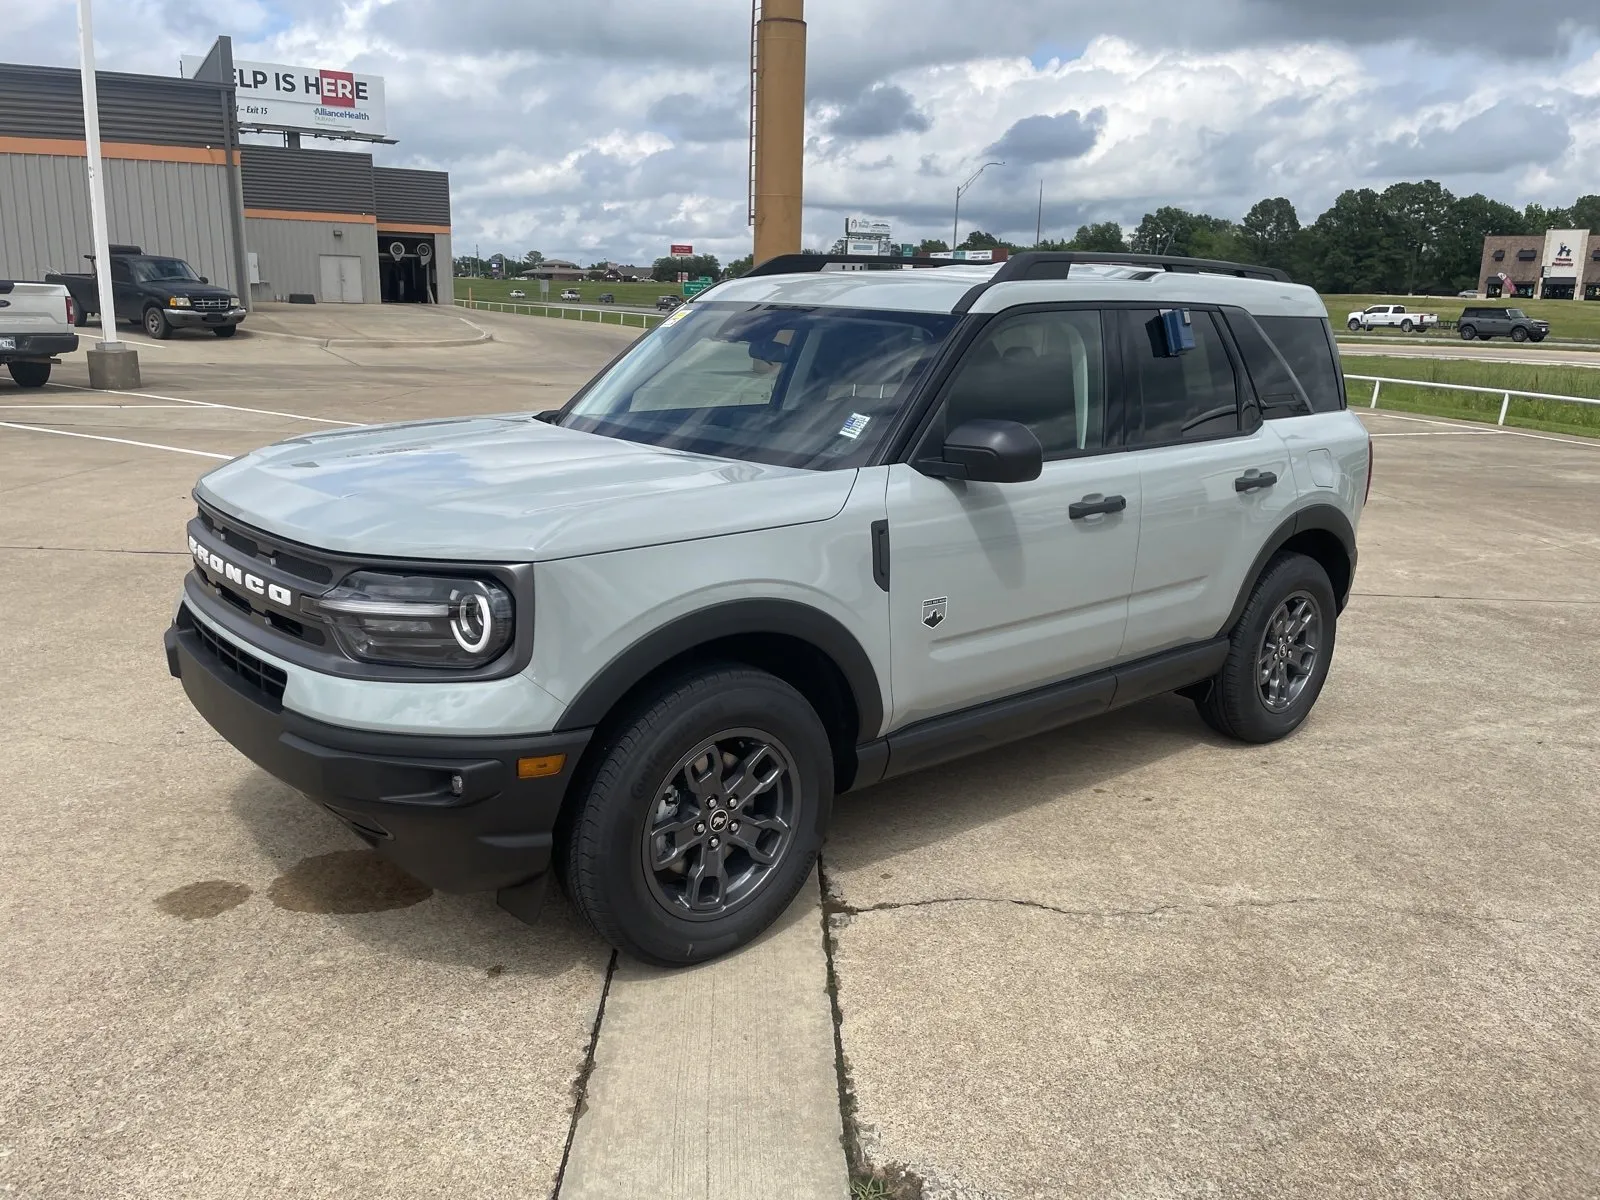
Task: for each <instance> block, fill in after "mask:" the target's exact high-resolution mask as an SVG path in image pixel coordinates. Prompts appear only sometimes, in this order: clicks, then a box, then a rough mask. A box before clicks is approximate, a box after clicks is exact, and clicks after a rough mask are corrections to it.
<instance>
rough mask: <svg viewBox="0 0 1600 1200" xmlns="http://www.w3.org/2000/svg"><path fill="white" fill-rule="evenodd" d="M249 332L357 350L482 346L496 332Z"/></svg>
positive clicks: (326, 347) (322, 346) (259, 330)
mask: <svg viewBox="0 0 1600 1200" xmlns="http://www.w3.org/2000/svg"><path fill="white" fill-rule="evenodd" d="M474 328H476V327H474ZM247 332H248V333H249V334H250V336H252V337H273V338H283V339H284V340H285V341H290V342H305V343H307V344H308V345H312V346H320V347H321V348H322V349H324V350H355V349H359V348H361V347H362V346H370V347H372V348H374V349H383V348H385V347H393V346H481V345H482V344H483V343H484V342H492V341H494V334H492V333H490V332H489V331H488V330H487V329H484V330H480V331H479V332H478V335H477V336H476V337H461V338H339V337H333V338H319V337H308V336H307V335H306V334H303V333H282V332H280V331H279V330H276V329H251V330H248V331H247Z"/></svg>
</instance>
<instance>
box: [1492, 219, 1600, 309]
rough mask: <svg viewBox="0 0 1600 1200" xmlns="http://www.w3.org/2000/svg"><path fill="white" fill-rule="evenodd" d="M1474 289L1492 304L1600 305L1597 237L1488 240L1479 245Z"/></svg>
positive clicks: (1579, 232)
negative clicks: (1550, 302)
mask: <svg viewBox="0 0 1600 1200" xmlns="http://www.w3.org/2000/svg"><path fill="white" fill-rule="evenodd" d="M1478 286H1479V288H1480V289H1481V291H1482V292H1483V294H1484V295H1485V296H1487V297H1489V298H1490V299H1491V300H1493V299H1499V298H1501V297H1515V298H1519V299H1525V300H1533V299H1539V300H1600V234H1591V233H1590V232H1589V231H1588V230H1587V229H1551V230H1548V231H1547V232H1545V233H1543V234H1537V233H1535V234H1527V235H1523V234H1507V235H1504V236H1502V235H1498V234H1494V235H1490V236H1489V237H1486V238H1484V239H1483V263H1482V265H1481V267H1480V269H1479V271H1478Z"/></svg>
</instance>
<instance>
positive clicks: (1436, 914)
mask: <svg viewBox="0 0 1600 1200" xmlns="http://www.w3.org/2000/svg"><path fill="white" fill-rule="evenodd" d="M942 904H1011V905H1015V906H1016V907H1018V908H1034V909H1038V910H1040V911H1041V912H1048V913H1054V914H1056V915H1057V916H1062V917H1108V918H1109V917H1154V916H1159V915H1160V914H1161V913H1166V912H1186V911H1187V912H1204V911H1220V910H1223V909H1230V908H1289V907H1293V906H1295V905H1302V904H1326V905H1343V906H1347V907H1350V908H1364V909H1370V910H1373V911H1376V912H1381V913H1385V914H1387V915H1389V916H1399V917H1423V918H1427V919H1430V920H1438V921H1466V922H1480V923H1483V922H1506V923H1509V924H1512V925H1542V924H1559V922H1554V921H1549V920H1541V919H1535V918H1531V917H1508V916H1502V915H1499V914H1495V913H1462V912H1452V911H1449V910H1447V909H1437V908H1397V907H1394V906H1391V905H1384V904H1373V903H1370V902H1368V901H1362V900H1340V899H1337V898H1334V897H1329V896H1289V897H1285V898H1283V899H1279V900H1229V901H1218V902H1215V903H1208V902H1206V901H1202V900H1192V901H1185V902H1179V903H1173V904H1157V905H1153V906H1152V907H1150V908H1061V907H1058V906H1056V905H1053V904H1045V903H1044V902H1043V901H1040V900H1019V899H1016V898H1015V897H1011V896H941V897H936V898H933V899H928V900H885V901H883V902H881V903H878V904H868V905H864V906H857V905H853V904H847V903H845V902H844V901H842V900H839V899H837V898H836V897H834V896H832V895H831V894H828V895H826V896H825V898H824V905H823V907H824V912H825V915H826V916H828V917H833V916H844V917H858V916H863V915H865V914H868V913H878V912H894V911H896V910H899V909H904V908H934V907H937V906H939V905H942Z"/></svg>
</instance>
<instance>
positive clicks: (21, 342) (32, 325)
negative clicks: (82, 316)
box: [0, 279, 78, 388]
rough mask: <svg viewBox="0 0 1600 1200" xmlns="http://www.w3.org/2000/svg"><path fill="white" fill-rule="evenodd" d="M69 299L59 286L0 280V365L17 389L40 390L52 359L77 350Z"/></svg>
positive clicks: (53, 360) (54, 360)
mask: <svg viewBox="0 0 1600 1200" xmlns="http://www.w3.org/2000/svg"><path fill="white" fill-rule="evenodd" d="M72 317H73V312H72V297H71V296H70V295H68V294H67V289H66V288H65V287H63V286H62V285H61V284H59V283H17V282H15V281H13V280H10V279H0V363H5V365H6V370H8V371H10V372H11V378H12V379H14V380H16V381H17V385H18V386H19V387H25V388H36V387H43V386H44V385H45V383H46V382H47V381H48V380H49V378H50V368H51V367H52V366H53V365H54V364H55V363H56V361H57V359H56V355H58V354H70V353H72V351H74V350H76V349H77V348H78V335H77V334H75V333H73V332H72Z"/></svg>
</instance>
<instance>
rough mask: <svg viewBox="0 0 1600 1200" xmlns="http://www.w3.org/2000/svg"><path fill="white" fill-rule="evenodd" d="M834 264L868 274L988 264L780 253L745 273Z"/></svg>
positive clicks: (790, 271)
mask: <svg viewBox="0 0 1600 1200" xmlns="http://www.w3.org/2000/svg"><path fill="white" fill-rule="evenodd" d="M832 263H859V264H860V265H861V268H862V269H863V270H866V271H872V270H878V271H897V270H899V269H900V268H901V267H974V266H979V267H981V266H987V265H988V264H986V263H980V262H968V261H967V260H965V259H960V258H916V257H913V258H902V257H900V256H898V255H893V254H779V255H777V256H776V257H773V258H769V259H767V261H766V262H764V263H762V264H761V265H760V266H757V267H755V268H753V269H751V270H749V271H746V272H745V273H744V278H746V279H750V278H752V277H754V276H756V275H798V274H800V273H802V272H805V271H820V270H822V269H823V268H824V267H826V266H829V265H830V264H832Z"/></svg>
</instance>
